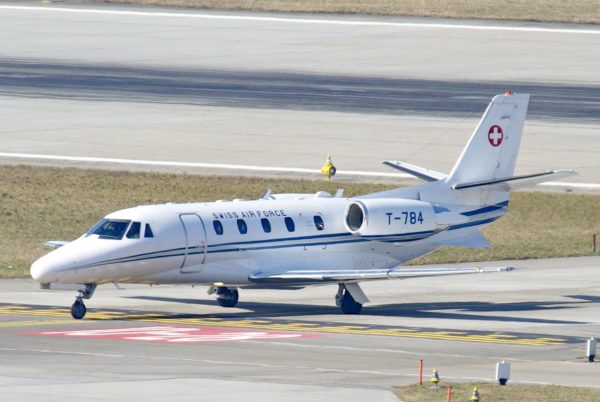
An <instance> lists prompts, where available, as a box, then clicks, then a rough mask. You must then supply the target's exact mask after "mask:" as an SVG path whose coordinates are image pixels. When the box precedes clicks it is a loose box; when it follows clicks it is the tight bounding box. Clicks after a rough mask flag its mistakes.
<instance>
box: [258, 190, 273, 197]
mask: <svg viewBox="0 0 600 402" xmlns="http://www.w3.org/2000/svg"><path fill="white" fill-rule="evenodd" d="M272 192H273V191H272V190H271V189H270V188H268V189H267V191H265V192H264V193H262V194H261V196H260V198H259V199H263V200H264V199H267V198H269V197H270V196H271V193H272Z"/></svg>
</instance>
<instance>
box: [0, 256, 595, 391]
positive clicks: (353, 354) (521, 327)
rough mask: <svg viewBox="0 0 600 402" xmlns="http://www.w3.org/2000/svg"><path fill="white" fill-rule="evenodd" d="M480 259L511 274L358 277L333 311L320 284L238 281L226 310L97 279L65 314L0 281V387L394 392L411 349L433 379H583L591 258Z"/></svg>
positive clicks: (329, 294)
mask: <svg viewBox="0 0 600 402" xmlns="http://www.w3.org/2000/svg"><path fill="white" fill-rule="evenodd" d="M489 264H490V263H481V264H479V266H485V265H488V266H489ZM491 264H492V265H494V266H497V265H512V266H517V267H519V268H520V269H517V270H514V271H512V272H507V273H497V274H482V275H470V276H463V277H448V278H428V279H418V280H409V281H384V282H371V283H366V284H365V285H364V289H365V291H366V292H367V294H368V295H369V297H370V299H371V300H372V303H371V304H369V305H368V306H365V308H364V309H363V312H362V313H361V314H360V315H358V316H348V315H344V314H341V313H340V312H339V311H338V309H337V308H336V307H335V305H334V303H333V295H334V293H335V291H336V289H335V288H334V287H332V286H325V287H315V288H307V289H303V290H297V291H268V290H249V289H246V290H242V291H241V295H240V303H239V305H238V307H237V308H233V309H224V308H221V307H218V306H217V305H216V302H214V301H213V300H212V297H209V296H207V295H206V293H205V292H204V287H196V288H192V287H185V286H180V287H175V286H158V287H156V286H155V287H148V286H138V285H125V286H122V287H124V288H125V289H121V290H118V289H116V288H115V287H113V286H112V285H105V286H101V287H100V288H99V289H98V290H97V292H96V294H95V295H94V297H93V298H92V299H91V300H89V301H87V306H88V315H87V316H86V318H84V319H83V320H81V321H75V320H73V319H71V317H70V315H69V313H68V309H67V307H68V306H69V305H70V304H71V303H72V301H73V299H74V292H73V291H42V290H39V289H38V288H37V286H36V284H35V283H33V282H32V281H30V280H2V281H0V297H1V300H2V304H0V340H1V341H0V345H1V346H0V359H1V360H2V362H3V364H2V365H1V366H0V390H1V392H2V395H3V397H4V398H5V399H6V400H17V399H19V400H27V401H37V400H40V401H41V400H44V401H47V400H57V401H58V400H64V398H69V397H77V396H80V395H82V394H85V395H86V398H91V399H94V400H115V401H126V400H131V398H133V397H140V396H142V397H143V398H144V400H147V401H159V400H163V399H164V398H166V397H169V396H170V395H173V394H176V395H178V400H208V399H218V400H231V401H233V400H239V399H240V398H243V399H256V398H259V397H260V398H261V400H265V401H277V400H281V399H282V398H283V399H286V400H292V401H295V400H298V401H301V400H314V401H328V400H331V399H337V398H340V397H343V398H344V400H348V401H364V400H381V401H386V400H389V401H392V400H394V397H393V395H392V393H391V387H392V386H394V385H400V384H410V383H415V382H416V381H417V366H418V361H419V359H423V360H424V362H425V376H426V377H425V380H426V381H428V379H429V374H430V372H431V370H432V368H434V367H435V368H437V369H438V371H439V372H440V375H441V377H442V380H443V381H444V380H447V381H493V380H494V369H495V364H496V363H497V362H498V361H501V360H505V361H508V362H510V363H511V364H512V374H511V379H510V383H534V384H537V383H542V384H545V383H554V384H564V385H585V386H595V387H597V386H598V381H597V379H598V375H599V374H600V366H599V365H597V364H590V363H586V359H585V356H584V355H585V353H584V349H585V340H586V339H587V338H588V337H590V336H596V337H597V336H598V334H600V318H599V317H600V304H599V301H600V285H599V284H600V257H585V258H560V259H550V260H528V261H506V262H494V263H491ZM470 265H471V266H472V265H473V264H470ZM192 390H197V391H192ZM61 398H62V399H61Z"/></svg>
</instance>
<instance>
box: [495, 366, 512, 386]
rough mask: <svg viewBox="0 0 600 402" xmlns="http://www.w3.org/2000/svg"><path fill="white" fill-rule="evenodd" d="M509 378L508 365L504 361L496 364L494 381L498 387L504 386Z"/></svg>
mask: <svg viewBox="0 0 600 402" xmlns="http://www.w3.org/2000/svg"><path fill="white" fill-rule="evenodd" d="M509 378H510V363H506V362H505V361H504V360H503V361H501V362H500V363H497V364H496V380H498V382H499V383H500V385H506V382H507V381H508V379H509Z"/></svg>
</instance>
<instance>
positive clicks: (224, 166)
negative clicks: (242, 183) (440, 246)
mask: <svg viewBox="0 0 600 402" xmlns="http://www.w3.org/2000/svg"><path fill="white" fill-rule="evenodd" d="M0 157H5V158H19V159H40V160H51V161H65V162H84V163H107V164H117V165H142V166H164V167H192V168H206V169H224V170H241V171H250V172H267V173H301V174H310V175H313V174H314V175H320V174H321V172H320V170H319V169H305V168H290V167H277V166H253V165H231V164H224V163H201V162H171V161H148V160H139V159H116V158H94V157H89V156H60V155H38V154H21V153H7V152H0ZM338 175H342V176H344V175H346V176H365V177H397V178H408V177H412V176H410V175H408V174H406V173H380V172H363V171H355V170H342V171H340V170H338V171H337V173H336V176H338Z"/></svg>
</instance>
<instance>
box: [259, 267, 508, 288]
mask: <svg viewBox="0 0 600 402" xmlns="http://www.w3.org/2000/svg"><path fill="white" fill-rule="evenodd" d="M512 269H513V268H512V267H489V268H394V269H364V270H333V271H325V270H323V271H322V270H300V271H287V272H278V273H266V272H260V271H259V272H255V273H253V274H252V275H250V277H249V278H248V279H249V280H250V281H251V282H254V283H280V284H287V285H310V284H317V283H328V282H337V283H340V282H360V281H369V280H380V279H394V278H398V279H408V278H420V277H425V276H441V275H460V274H477V273H485V272H502V271H510V270H512Z"/></svg>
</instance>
